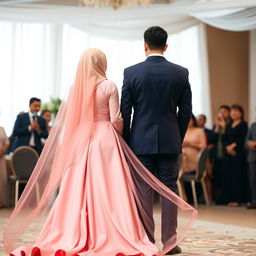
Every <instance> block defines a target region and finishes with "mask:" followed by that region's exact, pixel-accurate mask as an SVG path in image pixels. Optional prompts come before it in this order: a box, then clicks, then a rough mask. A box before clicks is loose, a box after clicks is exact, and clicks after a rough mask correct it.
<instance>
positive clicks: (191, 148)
mask: <svg viewBox="0 0 256 256" xmlns="http://www.w3.org/2000/svg"><path fill="white" fill-rule="evenodd" d="M205 147H206V138H205V135H204V131H203V130H202V129H201V128H199V127H197V123H196V118H195V116H194V115H192V118H191V120H190V122H189V126H188V130H187V133H186V135H185V138H184V141H183V144H182V155H183V156H182V172H183V173H189V172H190V173H191V172H195V170H196V168H197V164H198V156H199V153H200V151H201V150H202V149H203V148H205ZM182 190H183V195H184V200H185V201H188V199H187V196H186V192H185V188H184V187H183V186H182ZM188 193H189V192H188ZM188 196H189V194H188Z"/></svg>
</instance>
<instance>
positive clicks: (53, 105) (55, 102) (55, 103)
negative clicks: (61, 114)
mask: <svg viewBox="0 0 256 256" xmlns="http://www.w3.org/2000/svg"><path fill="white" fill-rule="evenodd" d="M61 102H62V101H61V99H60V98H53V97H51V101H50V102H48V103H45V104H42V109H48V110H50V111H51V113H52V114H53V116H54V118H55V117H56V115H57V113H58V110H59V107H60V104H61Z"/></svg>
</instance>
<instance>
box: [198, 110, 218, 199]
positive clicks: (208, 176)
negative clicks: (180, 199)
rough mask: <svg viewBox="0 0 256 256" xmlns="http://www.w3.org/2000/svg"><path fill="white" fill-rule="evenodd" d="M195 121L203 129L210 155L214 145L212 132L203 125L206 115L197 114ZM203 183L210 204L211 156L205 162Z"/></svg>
mask: <svg viewBox="0 0 256 256" xmlns="http://www.w3.org/2000/svg"><path fill="white" fill-rule="evenodd" d="M196 121H197V125H198V127H200V128H202V129H204V134H205V137H206V144H207V148H208V149H209V151H210V155H211V151H212V149H213V147H214V145H213V141H214V139H213V138H214V132H213V131H212V130H210V129H208V128H206V127H205V125H206V121H207V118H206V115H204V114H201V115H198V116H197V117H196ZM205 184H206V189H207V192H208V199H209V203H210V204H211V203H212V202H213V198H212V161H211V158H208V159H207V162H206V176H205Z"/></svg>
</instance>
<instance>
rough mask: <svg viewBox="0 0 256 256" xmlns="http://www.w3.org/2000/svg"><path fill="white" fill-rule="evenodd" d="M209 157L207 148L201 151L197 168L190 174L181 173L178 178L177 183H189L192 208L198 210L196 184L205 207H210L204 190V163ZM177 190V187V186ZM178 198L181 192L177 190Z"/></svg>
mask: <svg viewBox="0 0 256 256" xmlns="http://www.w3.org/2000/svg"><path fill="white" fill-rule="evenodd" d="M208 157H209V150H208V149H207V148H205V149H202V150H201V151H200V153H199V156H198V162H197V168H196V170H194V171H193V172H192V173H190V172H188V173H181V175H180V176H179V182H190V184H191V189H192V195H193V201H194V206H195V207H196V208H198V201H197V194H196V183H201V185H202V189H203V194H204V199H205V203H206V205H207V206H209V205H210V203H209V198H208V193H207V189H206V183H205V176H206V163H207V159H208ZM178 188H179V186H178ZM179 193H180V196H181V197H182V191H180V189H179Z"/></svg>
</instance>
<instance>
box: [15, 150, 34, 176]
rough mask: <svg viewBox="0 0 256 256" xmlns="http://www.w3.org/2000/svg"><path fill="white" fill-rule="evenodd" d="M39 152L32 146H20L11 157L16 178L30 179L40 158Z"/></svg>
mask: <svg viewBox="0 0 256 256" xmlns="http://www.w3.org/2000/svg"><path fill="white" fill-rule="evenodd" d="M38 157H39V155H38V153H37V152H36V150H34V149H33V148H31V147H28V146H21V147H18V148H17V149H16V150H15V151H14V152H13V155H12V157H11V167H12V170H13V173H14V174H15V176H16V178H17V179H19V180H28V179H29V178H30V176H31V174H32V172H33V170H34V167H35V165H36V163H37V160H38Z"/></svg>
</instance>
